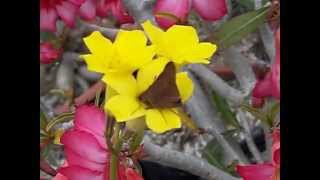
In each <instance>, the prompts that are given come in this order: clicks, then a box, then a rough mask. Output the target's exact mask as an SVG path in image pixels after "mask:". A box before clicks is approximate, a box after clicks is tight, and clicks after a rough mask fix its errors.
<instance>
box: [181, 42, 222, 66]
mask: <svg viewBox="0 0 320 180" xmlns="http://www.w3.org/2000/svg"><path fill="white" fill-rule="evenodd" d="M216 50H217V46H216V45H215V44H212V43H200V44H198V45H196V46H195V47H194V48H193V49H192V50H190V51H188V53H186V54H185V59H186V60H187V62H189V63H204V64H209V63H210V61H208V60H207V59H209V58H211V56H212V55H213V54H214V53H215V52H216Z"/></svg>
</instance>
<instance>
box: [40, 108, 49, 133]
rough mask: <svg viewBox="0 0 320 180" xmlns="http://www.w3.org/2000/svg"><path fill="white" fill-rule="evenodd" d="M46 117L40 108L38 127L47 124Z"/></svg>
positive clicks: (42, 127)
mask: <svg viewBox="0 0 320 180" xmlns="http://www.w3.org/2000/svg"><path fill="white" fill-rule="evenodd" d="M47 122H48V121H47V117H46V116H45V114H44V113H43V112H42V111H41V110H40V129H45V128H46V126H47Z"/></svg>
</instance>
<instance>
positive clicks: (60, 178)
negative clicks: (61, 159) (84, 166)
mask: <svg viewBox="0 0 320 180" xmlns="http://www.w3.org/2000/svg"><path fill="white" fill-rule="evenodd" d="M52 180H68V178H67V177H65V176H64V175H62V174H60V173H58V174H57V175H56V176H55V177H54V178H53V179H52Z"/></svg>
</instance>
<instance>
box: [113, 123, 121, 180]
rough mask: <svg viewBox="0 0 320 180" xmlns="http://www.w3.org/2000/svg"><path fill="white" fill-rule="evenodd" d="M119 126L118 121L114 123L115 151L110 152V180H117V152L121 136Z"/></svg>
mask: <svg viewBox="0 0 320 180" xmlns="http://www.w3.org/2000/svg"><path fill="white" fill-rule="evenodd" d="M119 132H120V126H119V124H118V123H115V130H114V134H113V135H114V141H113V144H114V150H115V153H116V154H115V153H112V154H111V160H110V180H117V172H118V170H117V169H118V154H119V151H120V148H121V138H119V137H120V136H119Z"/></svg>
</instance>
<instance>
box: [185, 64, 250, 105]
mask: <svg viewBox="0 0 320 180" xmlns="http://www.w3.org/2000/svg"><path fill="white" fill-rule="evenodd" d="M189 69H190V71H192V72H193V73H195V75H197V76H198V77H199V78H201V79H202V80H203V81H204V82H205V83H207V84H208V85H209V86H210V87H211V88H212V89H213V90H214V91H215V92H216V93H218V94H219V95H220V96H222V97H224V98H226V99H227V100H229V101H230V102H233V103H234V105H240V104H241V103H242V102H243V100H244V97H245V95H244V94H243V93H242V92H241V91H239V90H237V89H235V88H233V87H231V86H229V85H228V84H227V83H226V82H224V81H223V80H222V79H221V78H220V77H219V76H218V75H216V74H215V73H214V72H212V71H211V70H210V69H209V68H207V67H205V66H203V65H199V64H192V65H189Z"/></svg>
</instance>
